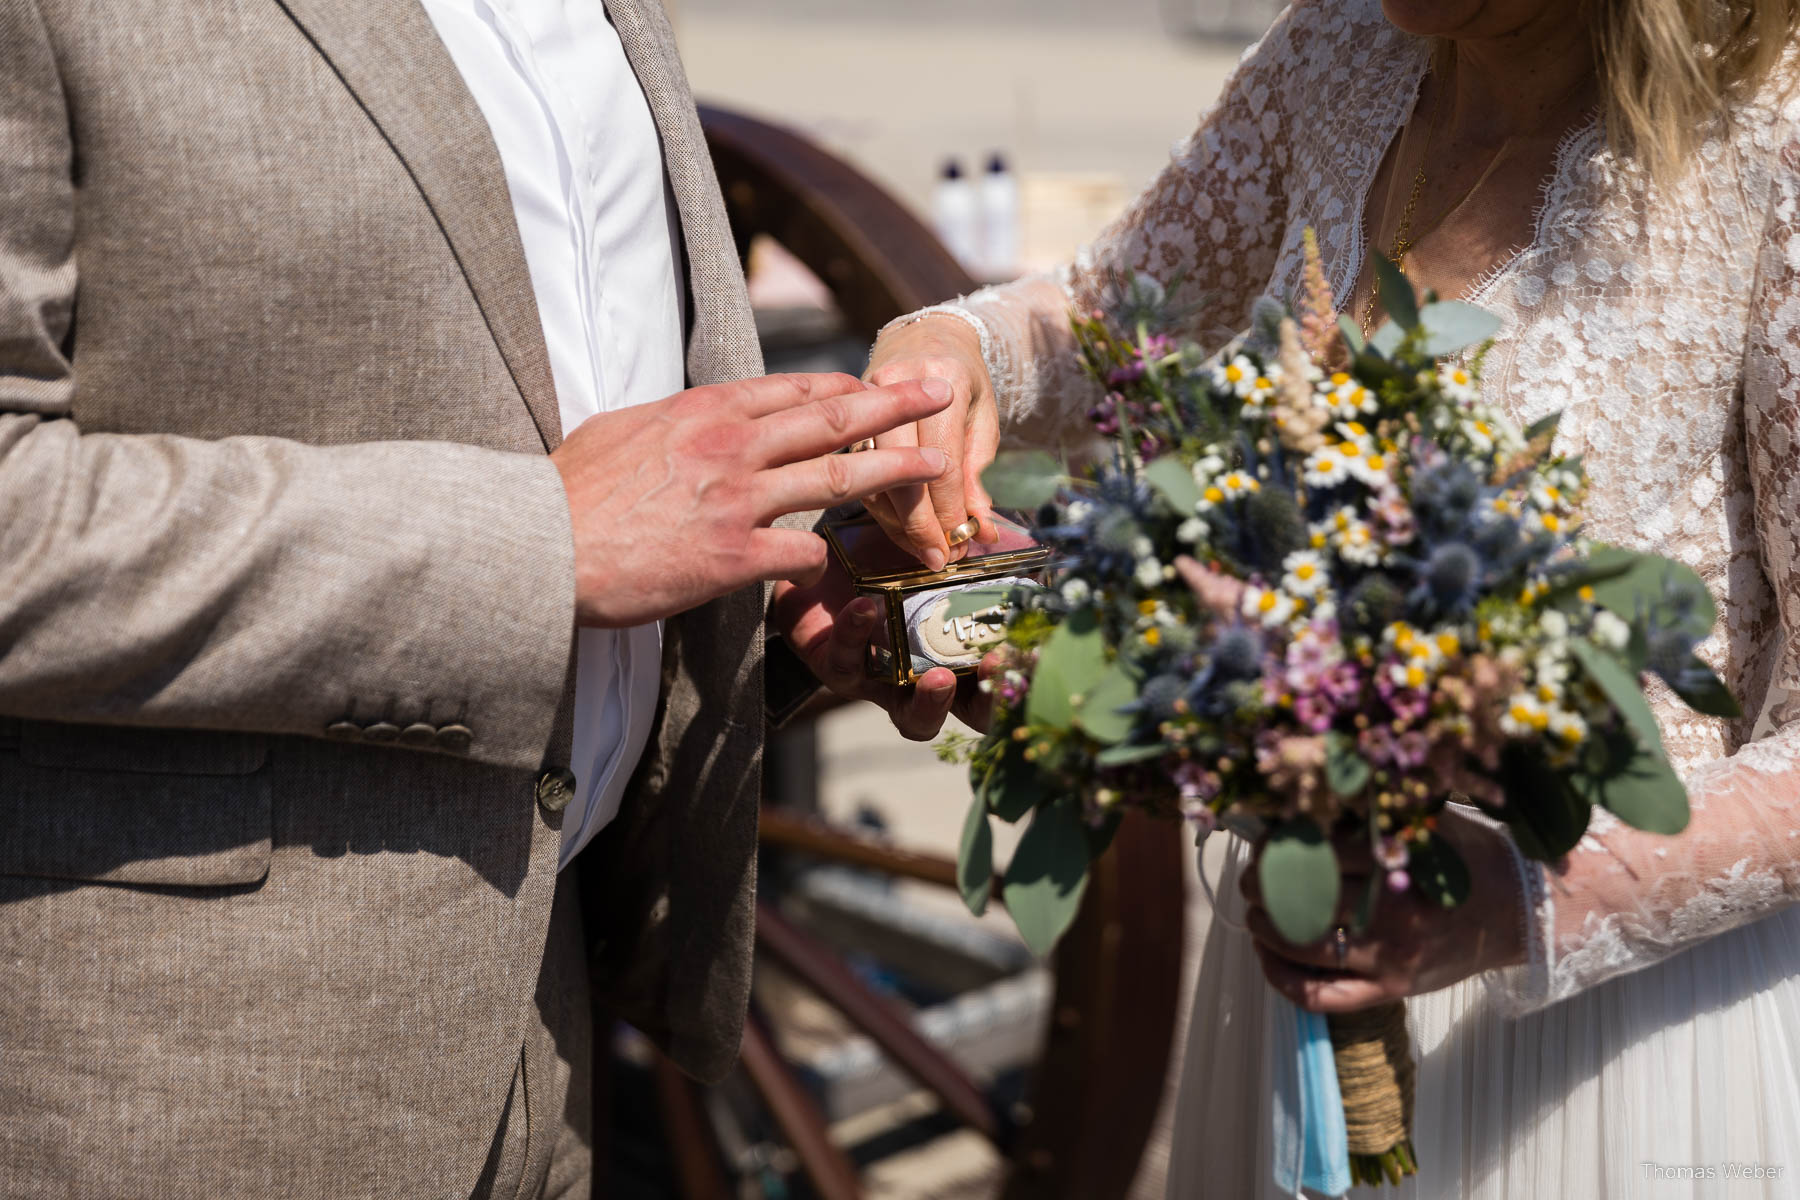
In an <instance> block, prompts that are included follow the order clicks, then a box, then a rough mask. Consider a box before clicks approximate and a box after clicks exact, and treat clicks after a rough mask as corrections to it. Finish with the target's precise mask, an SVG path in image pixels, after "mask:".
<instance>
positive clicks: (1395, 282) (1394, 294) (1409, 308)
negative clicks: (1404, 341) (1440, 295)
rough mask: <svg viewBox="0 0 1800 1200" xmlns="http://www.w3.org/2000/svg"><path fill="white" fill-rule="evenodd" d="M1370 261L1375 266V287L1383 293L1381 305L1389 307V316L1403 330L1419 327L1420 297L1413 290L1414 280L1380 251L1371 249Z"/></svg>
mask: <svg viewBox="0 0 1800 1200" xmlns="http://www.w3.org/2000/svg"><path fill="white" fill-rule="evenodd" d="M1369 261H1370V262H1371V263H1372V264H1373V265H1374V267H1375V287H1376V290H1377V291H1378V292H1379V293H1380V294H1381V307H1383V308H1385V309H1387V313H1388V316H1390V317H1392V318H1393V319H1394V323H1395V324H1396V325H1398V326H1400V328H1401V329H1402V330H1406V331H1408V332H1410V331H1411V330H1414V329H1417V328H1418V327H1419V297H1418V293H1416V292H1414V291H1413V285H1412V281H1411V280H1410V279H1408V278H1407V277H1406V275H1405V274H1404V273H1403V272H1402V271H1401V270H1400V268H1399V267H1398V266H1396V265H1395V263H1394V260H1393V259H1391V258H1389V257H1388V256H1387V255H1385V254H1382V253H1381V252H1380V251H1371V252H1370V254H1369Z"/></svg>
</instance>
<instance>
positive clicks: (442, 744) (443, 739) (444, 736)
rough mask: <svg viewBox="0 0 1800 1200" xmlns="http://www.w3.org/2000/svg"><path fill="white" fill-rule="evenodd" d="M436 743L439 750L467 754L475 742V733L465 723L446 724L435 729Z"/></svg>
mask: <svg viewBox="0 0 1800 1200" xmlns="http://www.w3.org/2000/svg"><path fill="white" fill-rule="evenodd" d="M437 744H438V748H439V749H440V750H448V751H449V752H450V753H452V754H467V753H468V752H469V747H470V746H472V745H474V744H475V733H474V731H473V730H471V729H470V728H469V727H468V726H467V725H446V726H444V727H443V728H442V729H440V730H438V731H437Z"/></svg>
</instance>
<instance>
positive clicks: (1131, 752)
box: [1094, 742, 1169, 767]
mask: <svg viewBox="0 0 1800 1200" xmlns="http://www.w3.org/2000/svg"><path fill="white" fill-rule="evenodd" d="M1168 752H1169V747H1168V746H1167V745H1165V744H1164V743H1162V742H1155V743H1153V744H1150V745H1141V746H1139V745H1120V746H1108V747H1107V748H1106V749H1104V750H1102V751H1100V753H1098V754H1096V755H1095V756H1094V762H1095V764H1096V765H1098V766H1102V767H1128V766H1131V765H1132V764H1133V763H1141V762H1150V761H1152V760H1154V759H1158V758H1161V757H1162V756H1163V755H1165V754H1167V753H1168Z"/></svg>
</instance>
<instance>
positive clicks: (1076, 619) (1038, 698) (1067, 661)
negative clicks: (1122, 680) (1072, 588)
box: [1025, 609, 1107, 729]
mask: <svg viewBox="0 0 1800 1200" xmlns="http://www.w3.org/2000/svg"><path fill="white" fill-rule="evenodd" d="M1106 670H1107V662H1106V639H1105V637H1104V636H1103V635H1102V634H1101V632H1100V626H1099V624H1098V622H1097V621H1096V619H1095V617H1094V614H1093V612H1092V611H1091V610H1088V609H1079V610H1077V611H1075V612H1073V613H1071V614H1069V619H1068V620H1067V621H1065V622H1063V623H1062V624H1061V625H1058V626H1057V627H1056V632H1055V633H1052V634H1051V635H1050V637H1049V640H1047V641H1046V642H1045V643H1044V645H1043V647H1042V648H1041V649H1040V650H1039V651H1038V661H1037V668H1036V670H1035V671H1034V672H1033V673H1032V679H1031V691H1030V693H1029V694H1028V695H1027V697H1026V700H1025V719H1026V720H1027V721H1029V722H1030V723H1031V724H1033V725H1047V726H1049V727H1050V728H1052V729H1067V728H1069V726H1070V725H1072V724H1073V723H1074V720H1075V703H1074V698H1075V697H1077V696H1083V695H1086V694H1087V693H1088V692H1091V691H1093V689H1094V687H1095V686H1096V685H1097V684H1099V682H1100V680H1101V679H1102V678H1104V677H1105V675H1106Z"/></svg>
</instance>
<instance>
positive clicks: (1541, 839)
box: [1493, 746, 1591, 862]
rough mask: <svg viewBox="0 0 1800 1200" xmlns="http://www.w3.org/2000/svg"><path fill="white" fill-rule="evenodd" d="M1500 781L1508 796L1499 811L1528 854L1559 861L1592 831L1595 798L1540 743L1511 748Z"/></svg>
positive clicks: (1502, 763)
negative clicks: (1552, 765)
mask: <svg viewBox="0 0 1800 1200" xmlns="http://www.w3.org/2000/svg"><path fill="white" fill-rule="evenodd" d="M1500 780H1501V785H1502V786H1503V787H1504V788H1505V791H1506V797H1507V801H1506V806H1505V807H1504V808H1502V809H1500V810H1499V811H1497V812H1495V813H1494V814H1493V815H1495V816H1497V817H1499V818H1501V819H1502V820H1504V821H1505V822H1506V824H1507V827H1508V828H1509V829H1511V830H1512V835H1513V839H1514V840H1515V841H1516V842H1517V843H1518V845H1519V849H1520V850H1522V851H1523V852H1524V853H1525V856H1526V857H1527V858H1533V859H1536V860H1537V861H1539V862H1555V861H1557V860H1558V859H1560V858H1561V857H1562V856H1563V855H1565V854H1567V853H1568V852H1569V851H1571V850H1573V849H1574V848H1575V844H1576V843H1577V842H1579V841H1580V840H1581V837H1582V835H1583V834H1585V833H1586V832H1587V826H1588V815H1589V812H1590V809H1591V805H1590V803H1589V801H1588V800H1587V799H1586V798H1585V797H1584V796H1583V795H1582V794H1581V793H1580V792H1579V791H1577V790H1576V789H1575V788H1574V787H1572V786H1570V783H1569V781H1568V780H1567V779H1566V778H1564V777H1563V776H1562V775H1561V774H1559V773H1558V772H1556V771H1554V770H1552V769H1551V768H1550V764H1549V763H1547V762H1545V761H1544V756H1543V754H1542V753H1541V752H1540V751H1538V750H1537V749H1536V748H1535V747H1532V748H1526V747H1523V746H1509V747H1507V748H1506V750H1505V751H1503V752H1502V753H1501V756H1500Z"/></svg>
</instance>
